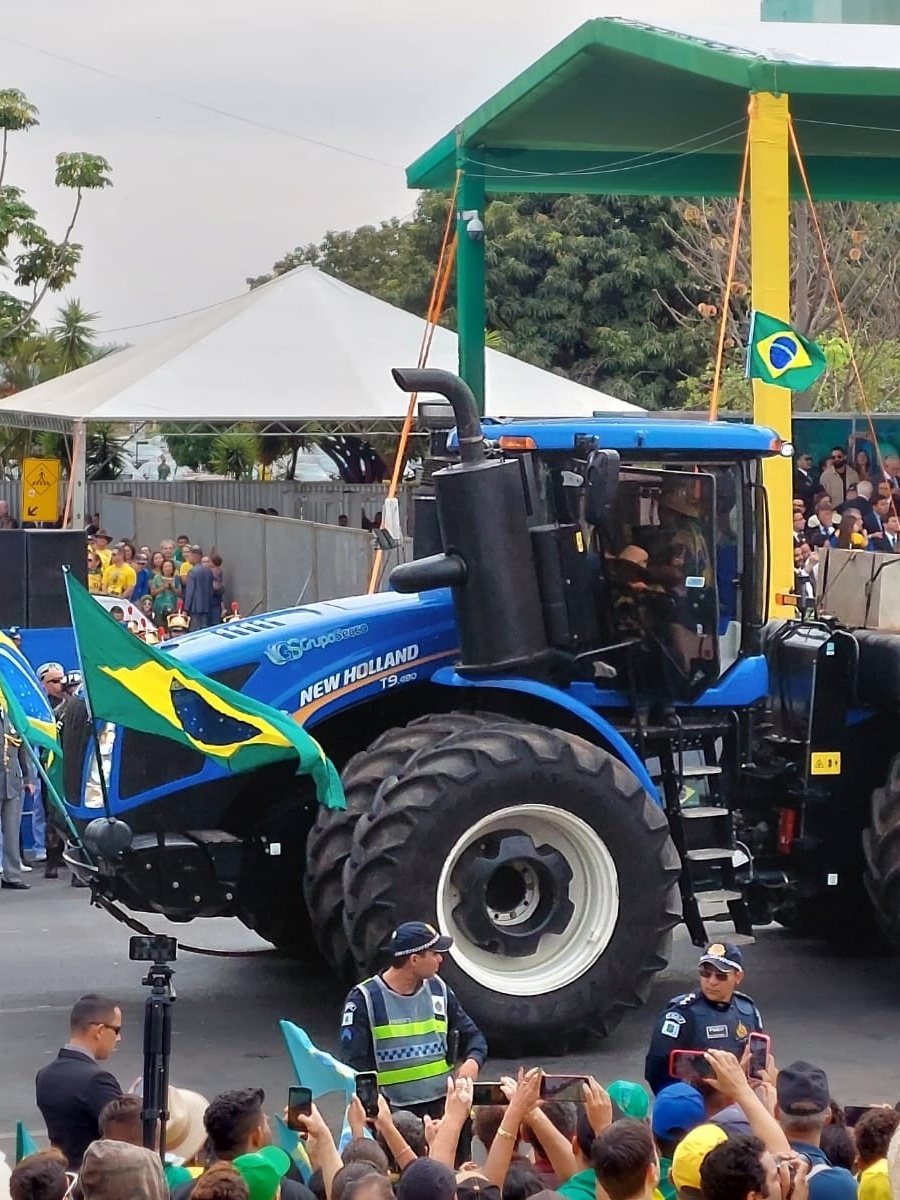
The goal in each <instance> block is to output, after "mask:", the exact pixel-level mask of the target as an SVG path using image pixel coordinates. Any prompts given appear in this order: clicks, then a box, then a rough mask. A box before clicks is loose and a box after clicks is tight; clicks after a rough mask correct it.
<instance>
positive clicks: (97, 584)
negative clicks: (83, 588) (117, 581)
mask: <svg viewBox="0 0 900 1200" xmlns="http://www.w3.org/2000/svg"><path fill="white" fill-rule="evenodd" d="M87 582H88V591H89V592H91V593H94V592H102V591H103V568H102V567H101V568H100V569H99V570H98V571H88V573H87Z"/></svg>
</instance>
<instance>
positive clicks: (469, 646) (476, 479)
mask: <svg viewBox="0 0 900 1200" xmlns="http://www.w3.org/2000/svg"><path fill="white" fill-rule="evenodd" d="M392 374H393V377H394V381H395V383H396V384H397V386H398V387H399V388H401V390H402V391H404V392H434V393H437V394H438V395H439V396H444V397H445V398H446V399H447V400H449V401H450V404H451V405H452V406H453V413H454V416H455V417H456V428H457V437H458V440H459V454H460V462H459V463H456V464H454V465H452V466H448V467H445V468H444V469H443V470H440V471H436V472H435V473H434V476H433V484H434V491H435V502H436V504H437V512H438V520H439V523H440V530H441V538H442V542H443V546H444V553H443V554H436V555H432V556H431V557H429V558H422V559H418V560H415V561H413V562H409V563H403V564H401V565H400V566H398V567H395V568H394V570H393V571H392V572H391V584H392V585H393V587H394V588H396V590H397V591H398V592H424V591H430V590H432V589H434V588H440V587H448V586H449V587H451V588H452V589H453V607H454V611H455V614H456V625H457V629H458V631H459V649H460V662H459V666H458V669H459V670H460V672H462V673H464V674H465V673H469V674H494V673H502V672H504V671H518V672H529V673H532V674H534V673H542V668H544V667H545V665H546V663H547V660H548V659H549V657H550V654H551V652H550V650H549V648H548V645H547V636H546V633H545V630H544V619H543V614H542V610H541V598H540V592H539V590H538V582H537V575H536V572H535V567H534V559H533V557H532V553H531V540H530V537H529V533H528V509H527V504H526V497H525V491H524V486H523V474H522V470H521V467H520V465H519V463H518V462H515V461H503V460H501V459H489V458H488V457H487V456H486V454H485V449H484V436H483V434H482V432H481V420H480V418H479V416H478V409H477V407H476V404H475V397H474V396H473V395H472V393H471V391H470V390H469V388H468V387H467V386H466V384H465V383H464V382H463V381H462V380H461V379H459V378H458V377H457V376H456V375H453V374H451V373H450V372H449V371H437V370H429V369H419V368H415V367H413V368H409V369H407V368H395V369H394V371H393V372H392Z"/></svg>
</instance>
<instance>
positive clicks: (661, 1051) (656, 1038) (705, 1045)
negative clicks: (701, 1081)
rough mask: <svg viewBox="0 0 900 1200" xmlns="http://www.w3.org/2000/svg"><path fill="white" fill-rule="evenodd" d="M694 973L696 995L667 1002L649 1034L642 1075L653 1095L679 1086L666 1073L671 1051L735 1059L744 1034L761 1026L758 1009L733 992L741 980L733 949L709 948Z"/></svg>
mask: <svg viewBox="0 0 900 1200" xmlns="http://www.w3.org/2000/svg"><path fill="white" fill-rule="evenodd" d="M699 974H700V990H699V991H698V992H688V993H687V995H685V996H676V997H675V998H674V999H673V1000H670V1001H669V1004H668V1007H667V1008H666V1011H665V1013H664V1014H663V1016H662V1018H661V1020H660V1021H659V1022H658V1024H657V1026H656V1029H655V1031H654V1033H653V1039H652V1041H651V1042H650V1050H649V1051H648V1053H647V1060H646V1064H645V1066H644V1075H645V1076H646V1079H647V1082H648V1083H649V1084H650V1087H651V1088H652V1089H653V1092H654V1093H656V1092H658V1091H659V1090H660V1089H661V1088H664V1087H666V1086H667V1085H668V1084H670V1083H676V1082H678V1077H677V1076H674V1075H670V1074H669V1055H670V1054H671V1052H672V1051H673V1050H730V1051H731V1052H732V1054H735V1055H737V1057H738V1058H740V1057H741V1056H742V1055H743V1053H744V1049H745V1047H746V1045H747V1038H748V1037H749V1035H750V1034H751V1033H756V1032H758V1031H759V1030H761V1029H762V1027H763V1023H762V1017H761V1016H760V1015H759V1009H758V1008H757V1007H756V1005H755V1004H754V1003H753V1001H752V1000H751V999H750V997H749V996H745V995H744V993H743V992H739V991H737V988H738V987H739V986H740V984H741V983H742V982H743V979H744V970H743V962H742V959H741V952H740V950H739V948H738V947H737V946H731V945H729V944H728V943H727V942H724V943H723V942H715V943H713V944H712V945H711V946H709V947H708V948H707V950H706V953H705V954H704V955H703V956H702V957H701V959H700V964H699Z"/></svg>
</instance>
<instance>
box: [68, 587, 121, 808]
mask: <svg viewBox="0 0 900 1200" xmlns="http://www.w3.org/2000/svg"><path fill="white" fill-rule="evenodd" d="M62 573H63V578H64V580H65V585H66V600H68V602H69V616H70V618H71V620H72V635H73V637H74V638H75V653H76V654H77V655H78V662H79V664H80V666H81V686H82V688H83V689H84V704H85V708H86V709H87V715H88V720H89V721H90V724H91V741H92V742H93V746H94V761H95V762H96V764H97V778H98V779H99V781H100V796H101V799H102V800H103V814H104V816H105V817H106V819H107V820H108V821H111V820H113V815H112V810H111V809H110V807H109V793H108V792H107V790H106V776H105V775H104V773H103V755H102V753H101V751H100V735H99V734H98V733H97V722H96V721H95V720H94V710H93V709H92V708H91V695H90V691H89V689H88V681H87V677H88V673H87V671H85V669H84V657H83V656H82V653H81V644H80V642H79V640H78V625H77V623H76V621H75V613H74V612H73V611H72V594H71V592H70V590H69V580H70V579H71V577H72V573H71V570H70V569H69V567H67V566H63V568H62Z"/></svg>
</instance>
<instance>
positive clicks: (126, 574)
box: [103, 543, 137, 600]
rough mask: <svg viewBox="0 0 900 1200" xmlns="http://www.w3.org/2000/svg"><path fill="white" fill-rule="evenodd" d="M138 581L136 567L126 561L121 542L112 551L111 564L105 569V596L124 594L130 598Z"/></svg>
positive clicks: (126, 597)
mask: <svg viewBox="0 0 900 1200" xmlns="http://www.w3.org/2000/svg"><path fill="white" fill-rule="evenodd" d="M136 583H137V575H136V573H135V570H134V567H132V566H130V565H129V564H128V563H127V562H126V561H125V554H124V552H123V547H122V544H121V543H119V545H118V546H115V547H114V548H113V550H112V551H111V558H110V563H109V566H108V567H105V568H104V571H103V594H104V595H105V596H122V597H124V599H126V600H130V599H131V597H132V595H133V593H134V588H135V584H136Z"/></svg>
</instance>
